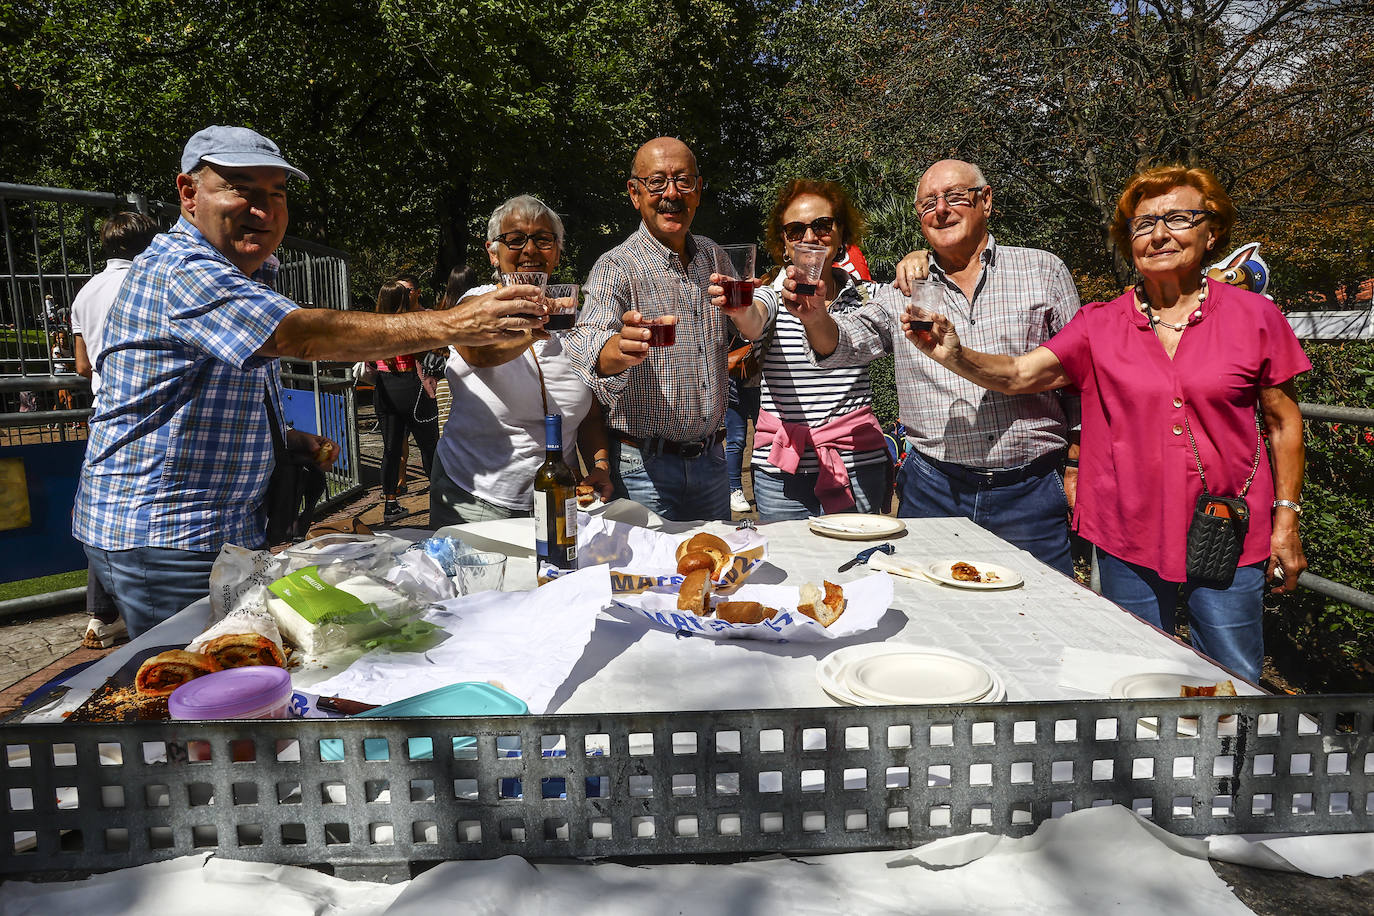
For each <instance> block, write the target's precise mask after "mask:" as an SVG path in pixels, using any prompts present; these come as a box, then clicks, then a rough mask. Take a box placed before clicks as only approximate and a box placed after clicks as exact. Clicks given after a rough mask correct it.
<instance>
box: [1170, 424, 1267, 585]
mask: <svg viewBox="0 0 1374 916" xmlns="http://www.w3.org/2000/svg"><path fill="white" fill-rule="evenodd" d="M1183 426H1184V428H1185V429H1187V430H1188V444H1189V445H1191V446H1192V447H1193V460H1194V461H1196V462H1197V473H1198V476H1199V477H1201V478H1202V494H1201V495H1200V496H1198V498H1197V504H1196V505H1195V506H1194V507H1193V521H1192V523H1191V524H1190V525H1189V526H1188V565H1187V573H1188V581H1189V583H1191V584H1195V585H1201V586H1204V587H1206V588H1230V587H1231V582H1232V581H1234V580H1235V578H1236V566H1237V564H1239V563H1240V552H1241V549H1242V548H1243V547H1244V546H1245V535H1246V534H1247V533H1248V532H1249V530H1250V507H1249V506H1247V505H1246V504H1245V494H1246V493H1248V492H1249V491H1250V484H1251V483H1252V482H1253V481H1254V479H1255V472H1256V471H1257V470H1259V463H1260V458H1261V456H1262V455H1263V454H1264V440H1263V439H1260V435H1259V431H1258V430H1256V431H1255V438H1256V439H1257V440H1259V441H1258V443H1257V445H1256V446H1255V463H1254V465H1253V466H1252V467H1251V468H1250V476H1249V477H1247V478H1246V479H1245V486H1243V487H1241V488H1240V494H1239V495H1237V496H1217V495H1216V494H1214V493H1209V492H1208V490H1207V474H1206V472H1204V471H1203V470H1202V456H1201V455H1199V454H1198V451H1197V442H1195V441H1193V428H1192V426H1190V425H1189V423H1188V420H1187V418H1184V420H1183Z"/></svg>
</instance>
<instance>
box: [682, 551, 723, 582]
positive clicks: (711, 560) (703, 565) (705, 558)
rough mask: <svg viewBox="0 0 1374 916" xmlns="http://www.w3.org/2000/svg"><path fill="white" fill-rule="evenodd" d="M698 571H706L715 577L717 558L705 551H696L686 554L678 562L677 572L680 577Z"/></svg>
mask: <svg viewBox="0 0 1374 916" xmlns="http://www.w3.org/2000/svg"><path fill="white" fill-rule="evenodd" d="M697 569H704V570H706V571H707V572H708V573H711V574H712V575H714V574H715V571H716V560H715V557H713V556H711V555H710V554H709V553H707V552H706V551H704V550H694V551H692V552H691V553H688V554H684V555H683V556H682V557H681V558H680V559H679V560H678V561H677V572H678V575H680V576H685V575H687V574H688V573H689V572H692V571H693V570H697Z"/></svg>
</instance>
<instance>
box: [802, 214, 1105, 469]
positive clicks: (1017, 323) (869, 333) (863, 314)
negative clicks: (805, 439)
mask: <svg viewBox="0 0 1374 916" xmlns="http://www.w3.org/2000/svg"><path fill="white" fill-rule="evenodd" d="M981 259H982V264H983V270H982V273H981V275H980V276H979V278H978V286H977V287H976V288H975V289H974V293H973V301H972V302H970V301H969V300H968V299H966V298H965V297H964V294H963V291H961V290H960V289H959V287H958V286H956V285H955V284H954V281H952V280H950V279H949V277H948V276H946V274H945V272H944V271H943V270H942V269H941V268H940V265H939V263H938V262H937V261H936V260H935V259H934V258H932V259H931V262H930V275H931V277H932V278H934V279H936V280H939V281H941V283H942V284H943V285H944V287H945V291H944V292H945V301H944V303H943V304H942V305H941V306H940V311H942V312H944V314H945V315H946V316H948V317H949V319H950V321H952V322H953V323H954V329H955V330H956V331H958V332H959V340H960V342H961V343H963V344H964V345H966V346H968V347H970V348H971V349H974V350H979V351H981V352H984V353H1002V354H1007V355H1013V356H1019V355H1020V354H1022V353H1025V352H1027V351H1029V350H1033V349H1035V348H1036V347H1038V346H1040V345H1041V344H1043V343H1044V342H1045V341H1047V340H1049V339H1050V338H1051V337H1053V336H1054V335H1055V334H1057V333H1058V332H1059V330H1060V329H1061V328H1063V327H1064V326H1065V325H1066V324H1068V323H1069V319H1070V318H1072V317H1073V316H1074V314H1075V313H1076V312H1077V311H1078V292H1077V290H1075V288H1074V285H1073V277H1072V276H1071V275H1070V274H1069V271H1068V268H1066V267H1065V266H1064V262H1063V261H1061V260H1059V259H1058V258H1057V257H1055V256H1054V255H1052V254H1050V253H1049V252H1047V251H1041V250H1039V249H1036V248H1013V247H1011V246H1010V245H998V244H997V242H996V241H995V240H994V239H993V238H992V237H991V236H988V245H987V248H986V249H984V251H983V253H982V255H981ZM907 304H908V300H907V297H906V296H904V295H902V293H901V291H900V290H898V289H896V288H894V287H891V286H886V285H882V286H875V287H874V289H873V292H872V298H871V299H870V300H869V302H868V303H866V304H865V305H864V306H863V307H862V308H860V309H858V310H856V311H853V312H849V313H846V314H843V315H839V316H836V319H835V321H836V324H838V325H839V329H840V340H839V344H838V345H837V346H836V347H835V352H834V353H832V354H830V356H828V357H826V358H825V359H816V356H815V352H814V351H810V352H809V354H808V357H809V358H810V359H813V360H815V361H816V364H817V365H820V366H824V367H831V366H853V365H867V363H868V362H869V361H871V360H872V359H874V358H875V357H877V356H882V355H883V354H885V353H893V354H895V357H896V361H895V367H894V370H895V373H896V377H897V403H898V406H899V408H900V409H901V412H902V422H903V423H904V424H905V425H906V429H907V438H908V440H909V441H910V442H911V445H912V446H913V447H914V448H915V449H916V450H917V451H919V452H921V453H922V454H923V455H927V456H929V457H931V458H934V459H936V460H937V461H948V462H950V463H952V464H962V465H964V466H966V467H973V468H980V469H1005V468H1016V467H1021V466H1022V465H1026V464H1030V463H1031V462H1032V461H1035V460H1036V459H1038V458H1042V457H1044V456H1046V455H1049V454H1051V453H1053V452H1055V451H1059V450H1062V449H1064V448H1065V447H1066V446H1067V445H1068V434H1069V431H1070V430H1071V429H1076V428H1077V426H1078V396H1077V393H1076V392H1073V391H1067V390H1064V389H1060V390H1058V391H1046V392H1042V393H1040V394H1020V395H1007V394H999V393H997V392H995V391H988V390H987V389H985V388H980V387H979V386H977V385H975V384H974V383H973V382H970V381H967V380H965V379H962V378H960V377H959V376H957V375H955V374H954V373H953V372H950V371H949V370H948V369H945V368H944V367H942V366H940V365H939V364H938V363H936V362H935V361H934V360H932V359H930V358H929V357H928V356H926V355H925V354H923V353H921V351H919V350H917V349H916V347H915V346H914V345H913V344H912V343H911V342H910V341H908V340H907V339H906V338H905V337H903V336H902V326H901V314H902V312H903V311H905V310H906V307H907Z"/></svg>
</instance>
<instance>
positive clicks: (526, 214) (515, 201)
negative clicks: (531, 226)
mask: <svg viewBox="0 0 1374 916" xmlns="http://www.w3.org/2000/svg"><path fill="white" fill-rule="evenodd" d="M511 217H514V218H515V219H518V220H524V221H525V222H527V223H536V222H539V221H540V220H544V221H546V222H547V223H548V224H549V227H550V228H551V229H553V234H554V235H555V236H557V237H558V248H559V250H560V251H561V250H562V248H563V220H562V219H561V218H560V217H559V215H558V214H557V213H555V212H554V211H553V208H552V207H550V206H549V205H548V204H546V203H544V202H543V201H542V200H540V199H539V198H537V197H535V196H534V195H533V194H521V195H519V196H517V197H512V198H511V199H510V200H508V201H506V202H505V203H503V204H502V205H501V206H499V207H497V208H496V209H495V210H493V211H492V214H491V219H489V220H488V221H487V241H488V242H494V241H496V237H497V236H498V235H500V234H501V226H502V225H503V224H504V223H505V222H506V220H507V219H508V218H511Z"/></svg>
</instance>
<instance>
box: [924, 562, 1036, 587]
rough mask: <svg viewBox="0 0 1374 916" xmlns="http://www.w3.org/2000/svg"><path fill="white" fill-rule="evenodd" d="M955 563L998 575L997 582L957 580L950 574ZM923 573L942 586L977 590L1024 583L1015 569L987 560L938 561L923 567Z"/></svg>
mask: <svg viewBox="0 0 1374 916" xmlns="http://www.w3.org/2000/svg"><path fill="white" fill-rule="evenodd" d="M955 563H969V564H971V565H972V566H975V567H977V569H978V571H979V572H980V573H984V574H986V573H996V574H997V581H995V582H965V581H963V580H962V579H956V578H954V576H953V575H951V574H950V567H952V566H953V565H954V564H955ZM921 572H923V573H925V574H926V578H928V579H933V580H935V581H936V582H939V583H940V584H941V585H952V586H954V587H955V588H975V589H994V588H1015V587H1016V586H1018V585H1020V584H1021V583H1022V581H1024V580H1023V579H1022V578H1021V574H1020V573H1019V572H1017V571H1016V570H1014V569H1008V568H1007V567H1005V566H999V565H998V564H996V563H989V562H988V561H987V560H970V559H957V558H956V559H952V560H936V561H935V562H934V563H929V564H927V565H926V566H924V567H922V569H921Z"/></svg>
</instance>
